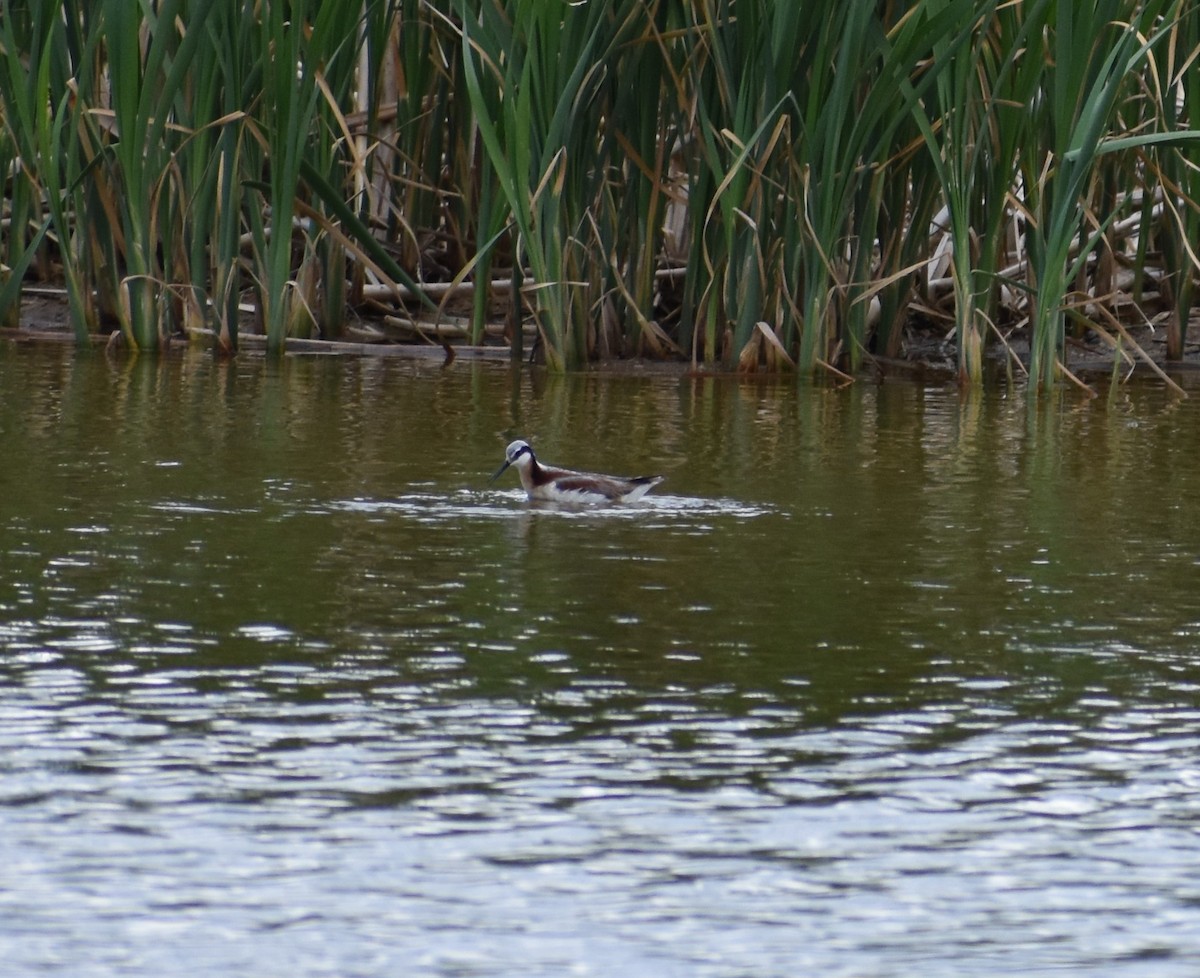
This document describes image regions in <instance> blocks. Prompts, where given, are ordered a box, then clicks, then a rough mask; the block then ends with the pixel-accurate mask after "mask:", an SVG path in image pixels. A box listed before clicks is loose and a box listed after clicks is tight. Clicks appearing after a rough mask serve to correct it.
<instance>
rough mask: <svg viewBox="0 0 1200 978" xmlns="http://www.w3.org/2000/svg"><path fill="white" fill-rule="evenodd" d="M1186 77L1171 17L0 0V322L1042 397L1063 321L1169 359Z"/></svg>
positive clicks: (1175, 325) (968, 4) (1014, 6)
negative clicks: (668, 360)
mask: <svg viewBox="0 0 1200 978" xmlns="http://www.w3.org/2000/svg"><path fill="white" fill-rule="evenodd" d="M1198 58H1200V6H1198V5H1197V4H1196V3H1195V2H1189V0H1140V2H1135V0H1087V2H1082V3H1071V4H1067V3H1062V2H1056V0H1019V2H1000V0H984V2H977V0H920V2H916V3H911V4H901V3H892V2H883V3H875V4H866V3H845V2H843V0H796V2H794V3H776V2H772V0H694V2H692V3H688V4H676V3H671V2H669V0H609V2H606V3H600V2H597V0H584V2H575V3H567V2H565V0H362V2H359V3H345V4H334V3H327V2H326V3H322V2H320V0H291V2H288V3H284V2H282V0H261V2H260V3H258V4H254V5H249V4H241V3H234V2H233V0H159V2H150V0H100V2H99V3H85V2H82V0H49V2H36V0H0V179H2V180H3V199H4V213H3V218H4V221H5V225H4V227H5V233H4V237H3V241H2V242H0V322H3V323H5V324H8V325H12V324H14V323H16V322H17V321H18V320H19V315H20V301H21V287H22V285H23V284H25V283H27V282H28V281H29V280H30V279H31V278H45V279H61V281H62V283H63V284H64V286H65V290H66V293H67V295H68V297H69V300H70V315H71V319H72V325H73V328H74V329H75V331H76V335H77V336H78V337H79V339H80V341H81V342H83V341H88V340H89V339H90V336H91V335H92V334H94V333H95V332H97V331H98V330H101V329H105V328H112V327H114V326H115V327H116V328H119V329H120V330H121V331H122V333H123V334H124V336H125V338H126V340H127V342H128V344H129V345H130V346H132V347H134V348H136V349H139V350H153V349H156V348H158V347H160V346H161V345H162V344H163V343H164V342H165V341H166V340H168V339H169V338H170V337H171V336H174V335H177V334H178V333H180V332H185V333H187V334H189V335H192V336H199V335H206V336H211V337H212V340H211V342H213V344H214V345H215V346H216V347H217V348H218V349H220V350H223V351H226V352H232V351H234V350H236V349H237V346H238V343H239V337H240V334H241V333H244V332H245V331H246V330H247V329H249V330H250V331H252V332H259V333H262V334H263V335H264V337H265V339H266V343H267V346H268V348H269V349H270V350H271V351H273V352H279V351H281V350H283V349H284V348H285V347H286V343H287V340H288V338H289V337H296V336H305V337H308V336H321V337H324V338H338V337H345V336H349V337H351V338H360V339H361V338H367V339H371V340H374V341H383V340H388V339H393V338H395V337H396V336H404V337H409V338H411V337H413V336H416V337H418V338H420V337H422V336H425V337H427V338H431V337H434V336H437V337H441V336H443V335H445V333H446V331H453V330H459V331H460V334H461V335H462V336H463V338H464V339H467V340H468V341H473V342H483V341H485V338H487V337H489V336H494V335H495V334H496V330H497V329H498V325H497V324H499V323H500V322H501V321H502V320H505V318H506V314H507V327H506V332H507V335H508V340H509V342H510V343H511V344H512V348H513V351H514V354H516V355H523V354H524V353H525V352H527V347H526V346H525V343H526V339H525V337H524V328H523V327H522V323H521V318H522V317H524V319H525V321H526V325H528V326H530V327H531V328H532V329H533V330H534V331H535V335H536V337H537V342H536V345H535V348H534V349H533V351H532V352H533V353H534V354H535V355H537V356H540V357H542V358H544V359H545V361H546V362H547V363H548V364H549V365H550V366H551V367H552V368H554V369H559V370H563V369H570V368H573V367H577V366H579V365H581V364H583V363H585V362H587V361H589V360H592V359H596V358H604V357H617V356H630V355H644V356H663V357H675V358H679V359H691V360H692V361H693V362H694V363H696V364H697V365H713V366H718V365H723V366H727V367H736V368H738V369H741V370H746V371H751V370H764V369H766V370H786V371H794V372H795V373H796V374H797V375H798V376H800V377H810V376H814V375H821V374H830V375H838V376H843V375H845V374H846V373H849V374H853V373H854V372H855V371H856V370H858V369H859V368H860V367H861V366H862V365H863V364H864V363H865V362H869V361H872V360H877V359H885V360H886V359H887V358H890V357H894V356H897V355H903V353H904V352H905V349H906V347H908V346H910V345H912V344H915V343H917V341H918V340H919V339H920V338H921V336H926V335H927V336H932V337H933V338H935V339H940V338H941V337H952V338H953V342H954V345H955V348H956V351H957V363H958V372H959V376H960V378H961V380H962V382H963V383H964V384H969V385H977V384H980V383H981V382H982V379H983V377H984V373H985V371H984V367H985V364H986V362H987V358H988V356H989V352H990V350H991V348H992V346H993V344H994V343H996V342H1002V343H1003V344H1004V347H1003V349H1004V350H1005V351H1007V352H1006V354H1005V355H1006V356H1010V357H1016V356H1018V351H1020V350H1024V351H1025V352H1023V353H1020V354H1019V355H1020V358H1021V359H1022V362H1023V363H1022V365H1023V367H1025V368H1026V369H1028V370H1029V371H1030V374H1031V376H1032V378H1033V380H1034V383H1033V384H1032V385H1031V387H1033V388H1034V389H1038V388H1044V387H1046V386H1049V385H1051V384H1053V383H1055V382H1056V381H1057V379H1058V378H1059V377H1060V376H1061V375H1062V373H1063V370H1064V368H1067V369H1069V356H1068V347H1067V343H1066V337H1067V324H1068V322H1070V323H1072V324H1074V326H1075V328H1076V329H1079V330H1082V331H1084V332H1087V331H1091V332H1094V333H1095V334H1096V335H1098V336H1100V337H1101V338H1102V339H1107V340H1109V341H1110V342H1112V343H1113V344H1114V345H1121V346H1128V343H1129V342H1130V334H1129V332H1128V330H1127V326H1128V325H1129V323H1128V322H1127V321H1126V320H1129V319H1131V318H1132V319H1133V320H1134V321H1142V320H1143V319H1144V318H1145V317H1152V316H1154V315H1157V314H1158V313H1159V312H1160V311H1161V312H1164V313H1165V314H1166V317H1167V320H1168V322H1169V326H1168V329H1167V331H1166V339H1167V343H1166V347H1165V353H1166V355H1167V356H1169V357H1179V356H1182V355H1183V353H1184V350H1185V341H1186V324H1187V321H1188V316H1189V314H1190V311H1191V308H1192V305H1193V303H1194V299H1195V285H1194V283H1195V274H1196V271H1197V266H1200V259H1198V258H1197V253H1196V252H1197V247H1196V245H1195V242H1196V238H1197V232H1198V231H1200V178H1198V177H1197V173H1198V168H1197V166H1196V163H1195V159H1196V150H1195V147H1196V142H1195V140H1196V132H1195V130H1196V129H1198V128H1200V126H1198V125H1197V119H1196V113H1197V111H1198V109H1200V83H1198V82H1197V81H1196V79H1197V78H1200V65H1198ZM1156 260H1157V264H1155V261H1156ZM1118 287H1120V288H1121V289H1122V290H1124V291H1123V292H1122V295H1121V296H1120V297H1119V298H1120V301H1118V297H1117V296H1116V294H1115V291H1114V290H1115V289H1117V288H1118ZM1131 302H1140V308H1136V309H1135V308H1134V307H1133V306H1131ZM1155 303H1157V304H1155ZM514 313H515V315H514ZM458 324H461V327H460V325H458Z"/></svg>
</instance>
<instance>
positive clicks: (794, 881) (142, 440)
mask: <svg viewBox="0 0 1200 978" xmlns="http://www.w3.org/2000/svg"><path fill="white" fill-rule="evenodd" d="M0 389H2V390H3V391H4V398H3V400H2V403H0V449H2V450H3V456H4V466H3V470H2V472H0V491H2V493H3V499H4V504H3V507H2V508H0V544H2V548H3V555H4V556H3V561H2V562H0V646H2V651H0V959H2V960H3V961H4V962H5V965H4V973H5V974H6V975H16V976H25V975H31V976H32V975H56V976H57V975H68V974H69V975H72V976H110V975H111V976H118V975H119V976H123V978H124V976H147V978H149V976H155V978H158V976H162V975H172V976H201V975H204V976H207V975H214V974H246V975H250V974H252V975H256V976H275V975H286V976H289V978H316V976H338V978H343V976H383V975H389V976H390V975H398V974H404V975H422V976H424V975H429V976H521V978H539V976H545V978H551V976H553V978H559V976H564V975H584V976H592V975H594V976H608V975H622V976H656V978H658V976H666V978H675V976H679V978H685V976H686V978H733V976H746V975H754V976H781V978H782V976H795V975H802V974H821V975H823V976H856V978H857V976H909V975H913V974H921V975H926V976H964V975H978V976H985V975H987V976H991V975H996V974H1021V975H1041V974H1064V973H1074V974H1096V975H1099V974H1103V975H1106V976H1111V975H1116V976H1125V975H1128V976H1140V975H1153V976H1172V975H1181V976H1182V975H1189V976H1190V975H1193V974H1195V973H1196V971H1197V969H1198V968H1200V882H1198V881H1197V876H1196V874H1195V873H1194V871H1193V867H1194V865H1195V853H1196V850H1197V844H1198V841H1200V840H1198V838H1197V827H1198V826H1200V657H1198V655H1197V636H1198V635H1200V591H1198V590H1197V586H1196V585H1197V580H1198V572H1197V554H1200V517H1198V516H1197V515H1196V514H1197V508H1196V506H1195V502H1194V501H1195V499H1196V496H1197V489H1198V488H1200V452H1198V451H1197V445H1196V440H1197V432H1200V424H1198V422H1200V418H1198V417H1197V416H1196V415H1197V411H1198V410H1200V407H1198V402H1197V399H1196V398H1192V399H1189V400H1187V401H1177V400H1174V399H1172V398H1171V397H1170V396H1169V395H1167V394H1165V393H1163V392H1162V391H1161V390H1160V389H1159V388H1157V387H1155V386H1151V387H1144V388H1131V389H1128V390H1125V391H1122V392H1121V393H1120V394H1119V395H1118V396H1117V397H1116V398H1114V399H1113V400H1112V401H1111V402H1108V401H1104V400H1101V401H1096V402H1084V401H1083V400H1082V399H1080V398H1079V397H1077V396H1075V395H1074V393H1073V392H1068V393H1067V394H1066V395H1065V396H1064V397H1062V398H1061V399H1058V400H1056V401H1052V402H1051V403H1048V404H1046V405H1045V406H1044V407H1043V409H1042V410H1041V411H1039V412H1035V413H1031V412H1029V411H1028V410H1027V409H1026V405H1025V402H1024V398H1023V396H1022V395H1020V394H1014V395H1005V394H1003V393H1002V392H995V393H992V394H991V395H989V396H988V397H986V398H982V399H979V400H968V401H963V400H962V399H960V397H959V396H958V394H957V393H956V392H955V391H953V390H945V389H939V388H929V389H927V388H923V387H921V386H918V385H911V384H899V383H896V384H892V383H889V384H884V385H882V386H879V387H875V386H870V385H867V384H860V385H857V386H855V387H853V388H850V389H848V390H841V391H831V390H818V391H808V390H799V389H796V388H794V387H792V386H790V385H756V384H741V383H737V382H735V381H731V380H728V379H724V380H712V379H677V378H664V377H657V378H654V377H638V378H608V379H604V378H598V377H574V378H565V379H549V380H547V379H545V378H541V377H535V376H530V375H524V376H518V377H514V376H513V375H511V374H510V373H509V372H508V370H507V369H506V368H503V367H498V366H494V365H491V366H489V365H478V364H466V363H460V364H455V365H454V366H452V367H450V368H448V369H445V370H443V369H441V368H439V367H436V366H429V365H420V364H418V365H413V364H403V363H398V362H395V363H394V362H380V361H373V360H365V361H358V360H340V359H332V358H295V359H288V360H287V361H285V362H284V363H282V364H276V365H272V364H266V363H264V362H262V361H260V360H256V359H254V358H252V357H246V358H243V359H242V360H239V361H238V362H236V363H226V364H222V363H216V362H214V361H212V360H211V359H210V358H208V357H207V356H206V355H203V354H197V355H185V356H177V357H174V358H171V359H168V360H165V361H162V362H150V361H145V360H143V361H141V362H136V363H130V362H128V361H125V360H120V359H115V360H114V359H110V358H107V357H104V356H89V357H77V356H75V355H73V354H71V353H68V352H63V351H58V350H44V349H22V348H17V347H13V346H3V347H0ZM517 436H533V437H534V438H535V445H536V446H537V447H538V448H539V450H540V451H541V452H542V453H543V454H544V455H545V456H546V457H547V458H548V459H550V460H552V461H555V462H559V463H562V464H573V465H578V466H584V467H594V468H598V469H601V470H609V471H615V472H618V473H623V474H640V473H642V472H657V471H662V472H665V473H666V474H667V476H668V480H667V482H665V483H664V484H663V486H661V487H660V488H659V490H658V491H657V492H656V494H655V495H653V496H651V497H648V499H647V501H646V502H645V504H644V505H638V506H635V507H629V508H620V509H607V510H583V511H580V510H561V509H554V508H552V507H531V506H530V505H529V504H527V503H526V502H525V501H524V499H523V497H522V495H521V493H520V492H519V491H518V490H517V488H516V480H515V476H512V475H511V473H510V474H509V477H508V478H506V479H505V480H503V481H502V482H501V483H498V484H497V485H495V486H488V485H487V483H486V480H487V477H488V476H489V475H490V474H491V473H492V472H493V471H494V470H495V468H496V466H497V465H498V464H499V463H500V461H501V460H502V452H503V446H504V444H505V443H506V442H507V441H508V440H510V439H511V438H512V437H517Z"/></svg>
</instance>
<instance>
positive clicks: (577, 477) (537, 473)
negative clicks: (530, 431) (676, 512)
mask: <svg viewBox="0 0 1200 978" xmlns="http://www.w3.org/2000/svg"><path fill="white" fill-rule="evenodd" d="M510 465H511V466H513V467H515V468H516V470H517V474H518V475H519V476H520V477H521V485H522V486H523V487H524V489H525V492H526V494H527V495H528V496H529V498H530V499H546V500H551V501H553V502H559V503H631V502H633V501H634V500H635V499H641V498H642V496H644V495H646V493H648V492H649V491H650V490H651V489H653V488H654V487H655V486H656V485H658V484H659V483H660V482H662V480H663V477H662V476H661V475H642V476H638V477H637V478H636V479H622V478H620V477H618V476H615V475H597V474H596V473H594V472H572V471H571V470H570V469H560V468H556V467H555V466H553V465H543V464H542V463H541V462H539V461H538V460H537V458H536V457H535V456H534V454H533V449H532V448H530V447H529V443H528V442H525V441H514V442H513V443H512V444H511V445H509V446H508V448H506V449H505V450H504V464H503V465H502V466H500V468H499V469H497V470H496V474H495V475H494V476H492V478H491V481H492V482H495V481H496V480H497V479H499V478H500V476H502V475H503V474H504V470H505V469H507V468H508V467H509V466H510Z"/></svg>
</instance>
